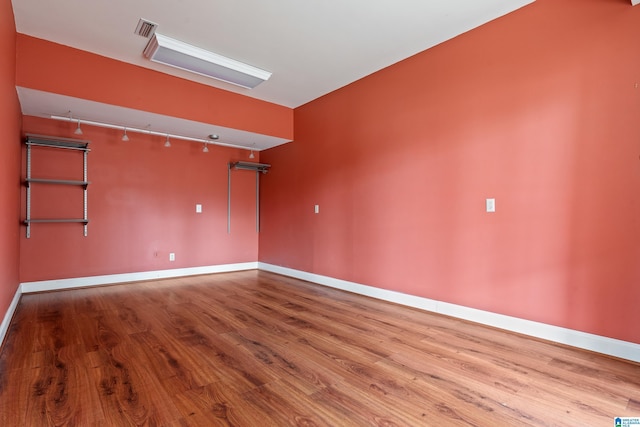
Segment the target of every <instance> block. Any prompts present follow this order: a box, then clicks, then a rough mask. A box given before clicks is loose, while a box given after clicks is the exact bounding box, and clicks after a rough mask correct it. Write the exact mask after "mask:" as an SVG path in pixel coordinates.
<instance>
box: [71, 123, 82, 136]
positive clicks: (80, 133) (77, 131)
mask: <svg viewBox="0 0 640 427" xmlns="http://www.w3.org/2000/svg"><path fill="white" fill-rule="evenodd" d="M73 133H75V134H76V135H82V129H80V120H78V127H77V128H76V130H75V131H74V132H73Z"/></svg>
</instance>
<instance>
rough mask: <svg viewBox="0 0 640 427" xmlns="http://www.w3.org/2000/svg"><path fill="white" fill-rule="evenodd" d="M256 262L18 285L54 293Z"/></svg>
mask: <svg viewBox="0 0 640 427" xmlns="http://www.w3.org/2000/svg"><path fill="white" fill-rule="evenodd" d="M256 268H258V263H257V262H244V263H239V264H223V265H211V266H204V267H190V268H176V269H172V270H156V271H144V272H139V273H123V274H108V275H105V276H90V277H76V278H72V279H59V280H42V281H39V282H24V283H21V284H20V289H21V292H22V293H24V294H27V293H31V292H44V291H56V290H62V289H72V288H84V287H88V286H100V285H111V284H115V283H126V282H138V281H141V280H154V279H169V278H172V277H185V276H196V275H199V274H213V273H228V272H232V271H242V270H255V269H256Z"/></svg>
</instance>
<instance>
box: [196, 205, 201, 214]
mask: <svg viewBox="0 0 640 427" xmlns="http://www.w3.org/2000/svg"><path fill="white" fill-rule="evenodd" d="M196 213H202V205H201V204H197V205H196Z"/></svg>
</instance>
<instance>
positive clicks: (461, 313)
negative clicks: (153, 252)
mask: <svg viewBox="0 0 640 427" xmlns="http://www.w3.org/2000/svg"><path fill="white" fill-rule="evenodd" d="M253 269H260V270H264V271H270V272H272V273H277V274H282V275H284V276H289V277H295V278H296V279H301V280H306V281H308V282H312V283H316V284H319V285H323V286H328V287H332V288H336V289H342V290H345V291H349V292H353V293H356V294H360V295H366V296H369V297H372V298H377V299H380V300H384V301H389V302H394V303H397V304H401V305H405V306H408V307H414V308H419V309H422V310H426V311H431V312H434V313H440V314H444V315H447V316H452V317H456V318H459V319H464V320H469V321H472V322H476V323H480V324H483V325H488V326H493V327H496V328H500V329H504V330H507V331H512V332H517V333H520V334H524V335H529V336H532V337H536V338H541V339H545V340H549V341H553V342H557V343H560V344H566V345H570V346H572V347H577V348H582V349H585V350H590V351H595V352H597V353H602V354H607V355H610V356H614V357H619V358H622V359H627V360H631V361H634V362H640V344H636V343H632V342H627V341H622V340H617V339H614V338H607V337H603V336H599V335H594V334H589V333H585V332H580V331H576V330H572V329H567V328H562V327H559V326H553V325H547V324H544V323H539V322H534V321H531V320H525V319H520V318H517V317H511V316H505V315H503V314H497V313H491V312H489V311H483V310H477V309H474V308H470V307H464V306H461V305H456V304H450V303H446V302H442V301H436V300H432V299H429V298H423V297H418V296H414V295H408V294H403V293H401V292H395V291H390V290H387V289H380V288H376V287H373V286H367V285H362V284H359V283H354V282H348V281H346V280H340V279H335V278H332V277H328V276H322V275H319V274H314V273H308V272H305V271H301V270H294V269H291V268H286V267H280V266H276V265H272V264H267V263H263V262H246V263H239V264H225V265H214V266H205V267H192V268H178V269H173V270H159V271H148V272H139V273H124V274H111V275H105V276H92V277H78V278H72V279H60V280H43V281H38V282H25V283H21V284H20V286H19V287H18V289H17V290H16V294H15V296H14V298H13V301H12V302H11V305H10V306H9V309H8V310H7V313H6V314H5V316H4V319H3V321H2V325H1V326H0V345H1V344H2V343H3V342H4V337H5V334H6V333H7V331H8V329H9V323H10V322H11V318H12V317H13V313H14V312H15V309H16V307H17V305H18V301H19V300H20V295H21V294H23V293H30V292H43V291H53V290H62V289H73V288H80V287H88V286H99V285H108V284H115V283H126V282H136V281H141V280H153V279H166V278H172V277H184V276H193V275H199V274H213V273H225V272H232V271H242V270H253Z"/></svg>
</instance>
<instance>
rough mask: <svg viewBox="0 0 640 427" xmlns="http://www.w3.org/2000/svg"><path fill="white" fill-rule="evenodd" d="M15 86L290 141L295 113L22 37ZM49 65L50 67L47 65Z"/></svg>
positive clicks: (118, 62) (241, 96) (190, 82)
mask: <svg viewBox="0 0 640 427" xmlns="http://www.w3.org/2000/svg"><path fill="white" fill-rule="evenodd" d="M17 37H18V40H17V49H18V56H17V58H18V59H17V60H18V66H17V68H18V77H17V85H18V86H24V87H27V88H31V89H38V90H42V91H46V92H53V93H59V94H63V95H67V96H73V97H76V98H82V99H89V100H92V101H98V102H103V103H106V104H112V105H120V106H122V107H128V108H133V109H137V110H143V111H150V112H153V113H158V114H164V115H167V116H173V117H180V118H184V119H189V120H194V121H200V122H204V123H211V124H214V125H218V126H224V127H229V128H233V129H241V130H246V131H249V132H256V133H261V134H265V135H271V136H276V137H281V138H286V139H291V138H292V137H293V110H292V109H290V108H288V107H283V106H280V105H276V104H272V103H269V102H265V101H261V100H258V99H254V98H249V97H247V96H243V95H239V94H236V93H232V92H227V91H224V90H221V89H217V88H214V87H210V86H205V85H202V84H199V83H195V82H192V81H189V80H184V79H180V78H178V77H173V76H170V75H167V74H164V73H160V72H157V71H153V70H149V69H146V68H142V67H138V66H135V65H131V64H127V63H124V62H120V61H116V60H113V59H110V58H106V57H104V56H99V55H95V54H92V53H89V52H85V51H81V50H78V49H73V48H70V47H68V46H63V45H60V44H56V43H52V42H50V41H46V40H42V39H37V38H34V37H30V36H27V35H24V34H18V36H17ZM43 64H46V66H43Z"/></svg>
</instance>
